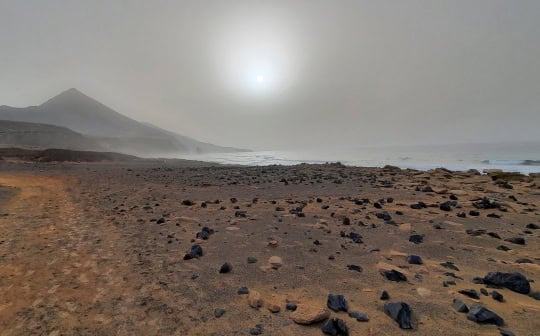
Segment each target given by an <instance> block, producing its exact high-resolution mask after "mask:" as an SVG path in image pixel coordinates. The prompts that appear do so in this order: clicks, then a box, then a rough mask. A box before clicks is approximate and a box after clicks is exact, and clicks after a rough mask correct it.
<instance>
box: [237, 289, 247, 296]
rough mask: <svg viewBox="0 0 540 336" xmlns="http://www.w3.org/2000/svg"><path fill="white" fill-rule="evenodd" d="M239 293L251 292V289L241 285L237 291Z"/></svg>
mask: <svg viewBox="0 0 540 336" xmlns="http://www.w3.org/2000/svg"><path fill="white" fill-rule="evenodd" d="M237 293H238V295H245V294H249V289H248V288H247V287H240V288H238V291H237Z"/></svg>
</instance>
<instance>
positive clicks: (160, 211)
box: [0, 161, 540, 336]
mask: <svg viewBox="0 0 540 336" xmlns="http://www.w3.org/2000/svg"><path fill="white" fill-rule="evenodd" d="M192 166H193V164H192V163H191V164H190V163H182V162H180V161H177V162H162V163H159V162H131V163H114V164H112V163H110V164H107V163H78V164H75V163H73V164H70V163H62V164H52V163H49V164H47V163H21V162H18V163H17V162H3V163H0V186H3V187H2V188H3V189H5V188H6V187H9V188H16V190H17V192H14V193H10V195H9V197H7V196H4V197H3V196H0V207H1V209H0V214H4V215H3V216H0V330H1V332H0V334H1V335H56V336H57V335H249V334H250V330H251V331H252V332H254V330H253V329H254V328H255V327H256V325H261V326H262V328H261V330H262V335H322V332H321V326H322V325H323V324H324V323H323V322H319V323H314V324H312V325H308V326H305V325H300V324H297V323H295V322H294V321H293V320H292V319H291V316H290V315H291V312H290V311H287V309H286V304H287V303H294V304H297V306H298V309H299V310H301V309H306V307H308V308H309V307H312V308H315V309H319V308H320V309H322V308H324V307H326V306H327V296H328V295H329V294H341V295H343V296H344V297H345V298H346V300H347V301H348V306H349V311H358V312H362V313H365V314H367V315H368V316H369V321H368V322H358V321H357V320H356V319H354V318H352V317H349V316H348V314H347V313H346V312H333V311H332V312H331V316H332V318H339V319H342V320H343V321H344V322H345V323H346V325H347V326H348V329H349V334H350V335H406V334H415V335H499V334H500V332H499V329H498V327H497V326H495V325H481V324H477V323H475V322H472V321H469V320H468V319H467V314H463V313H459V312H457V311H456V310H455V309H454V308H453V307H452V300H453V299H454V298H458V299H461V300H463V301H464V302H465V303H467V304H468V305H469V306H471V304H473V303H475V302H477V303H481V304H482V305H483V306H485V307H487V308H489V309H490V310H492V311H494V312H496V313H497V314H498V315H499V316H501V317H502V318H504V321H505V326H504V327H503V328H505V329H508V330H511V331H512V332H514V333H515V335H537V334H538V330H540V320H539V319H538V316H540V301H538V300H536V299H535V298H533V297H532V296H531V295H526V294H519V293H516V292H513V291H511V290H509V289H506V288H502V289H496V291H497V292H499V293H501V294H502V295H503V296H504V302H498V301H496V300H494V299H493V298H492V297H491V293H492V291H493V290H494V289H493V288H489V287H488V286H486V285H484V284H475V283H473V281H472V280H473V278H475V277H484V276H485V275H486V274H487V273H488V272H495V271H498V272H520V273H521V274H523V275H524V276H526V277H527V279H529V280H530V281H531V282H530V286H531V293H534V292H538V291H540V284H539V281H540V254H539V253H540V252H539V247H540V230H534V229H529V228H527V227H526V226H527V225H528V224H535V225H540V210H539V209H538V205H539V203H540V179H539V178H520V177H518V179H519V180H516V177H512V176H510V177H507V178H506V180H507V182H504V181H503V182H501V181H502V180H498V181H493V180H492V178H490V177H489V176H486V175H476V174H474V173H453V172H448V171H445V170H434V171H430V172H418V171H412V170H399V169H381V168H354V167H345V166H341V165H300V166H294V167H230V166H215V165H206V164H202V163H199V164H197V166H196V167H195V166H193V167H192ZM2 188H0V195H3V194H5V192H4V193H3V192H2V191H1V190H2ZM510 188H512V189H510ZM10 190H13V189H10ZM6 195H7V194H6ZM2 197H3V198H2ZM484 197H486V198H488V199H490V200H492V202H496V203H490V204H498V205H499V206H498V207H495V208H492V209H484V208H478V204H479V203H476V204H477V206H475V205H474V204H475V202H478V201H479V200H482V199H483V198H484ZM188 201H189V202H188ZM419 202H423V203H424V204H425V207H423V206H421V207H418V209H414V208H412V207H411V205H415V204H416V205H417V204H418V203H419ZM445 202H450V203H449V204H448V207H449V208H445V207H444V206H443V207H441V204H443V203H445ZM413 207H416V206H413ZM446 210H448V211H446ZM471 211H478V216H471V215H470V212H471ZM462 212H463V213H465V217H462V215H460V216H461V217H460V216H458V214H460V213H462ZM497 217H499V218H497ZM203 227H208V228H209V229H211V230H210V231H212V230H213V234H210V235H209V237H208V239H206V240H203V239H198V238H196V237H197V233H199V232H201V230H202V228H203ZM481 230H485V232H484V231H481ZM351 232H352V233H357V234H359V235H360V236H361V239H360V240H361V242H360V241H358V242H356V243H355V242H354V241H353V239H352V238H351V237H354V236H353V235H350V233H351ZM490 233H496V234H497V235H498V236H499V237H500V239H499V238H496V237H495V235H493V234H491V235H490ZM415 234H418V235H423V242H421V243H418V244H415V243H413V242H410V241H409V238H410V236H411V235H415ZM516 237H519V238H524V240H525V245H520V244H515V243H512V242H509V241H505V239H508V238H516ZM194 244H198V245H200V246H201V247H202V249H203V256H201V257H199V258H193V259H190V260H184V256H185V254H186V253H187V252H189V251H190V249H191V247H192V245H194ZM501 245H504V246H506V247H508V248H510V250H507V251H503V250H501V249H498V247H499V246H501ZM409 254H414V255H418V256H420V257H421V258H422V260H423V264H421V265H416V264H409V263H408V261H407V256H408V255H409ZM273 256H277V257H279V258H280V259H281V265H280V262H277V263H275V260H273V261H274V265H273V266H274V267H272V265H270V263H269V258H271V257H273ZM248 257H253V258H256V260H257V261H256V262H254V263H248V261H247V259H248ZM520 258H521V259H529V261H531V263H517V262H516V260H518V259H520ZM274 259H275V258H274ZM226 262H227V263H229V264H230V265H231V266H232V270H231V271H230V272H228V273H219V270H220V267H221V266H222V265H223V264H224V263H226ZM445 262H451V263H453V264H454V265H455V266H456V267H457V269H458V270H455V269H449V268H448V266H447V267H444V266H442V265H441V263H445ZM347 265H356V266H361V271H360V272H358V271H355V270H350V269H349V268H348V267H347ZM446 265H448V264H446ZM392 269H395V270H398V271H399V272H401V273H402V274H403V275H405V276H406V278H407V280H406V281H401V282H394V281H390V280H388V279H386V278H385V277H384V276H383V275H382V274H381V271H384V270H392ZM448 272H451V273H453V275H452V274H450V275H449V273H448ZM444 281H455V285H448V287H445V286H443V282H444ZM241 287H247V288H248V289H249V291H250V292H251V293H254V292H258V293H259V294H260V297H261V301H262V302H261V303H262V306H261V307H259V308H258V309H256V308H253V307H251V306H250V304H249V303H250V302H249V300H248V295H241V294H238V289H239V288H241ZM482 288H485V289H486V290H487V291H488V293H489V295H488V296H485V295H482V294H480V289H482ZM463 289H475V290H476V291H477V292H478V293H479V299H471V298H469V297H467V296H465V295H463V294H460V293H458V291H460V290H463ZM382 290H386V291H387V292H388V293H389V296H390V300H388V301H383V300H380V294H381V291H382ZM400 301H403V302H406V303H408V304H409V305H410V307H411V308H412V311H413V317H414V329H413V330H403V329H400V328H399V326H398V324H397V323H396V322H395V321H393V320H392V319H391V318H390V317H389V316H387V315H386V314H385V313H384V312H383V306H384V304H385V303H387V302H400ZM269 306H277V307H279V310H280V311H279V312H277V313H273V312H271V311H270V309H269ZM216 308H221V309H223V310H224V311H225V312H224V313H223V315H222V316H220V317H216V315H215V309H216ZM271 308H272V309H273V310H277V308H276V307H271ZM217 315H219V314H217Z"/></svg>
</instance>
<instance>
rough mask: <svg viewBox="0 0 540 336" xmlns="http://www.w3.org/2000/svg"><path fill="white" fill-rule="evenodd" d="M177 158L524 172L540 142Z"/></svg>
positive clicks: (539, 168) (539, 156) (538, 153)
mask: <svg viewBox="0 0 540 336" xmlns="http://www.w3.org/2000/svg"><path fill="white" fill-rule="evenodd" d="M179 157H180V158H186V159H193V160H202V161H209V162H216V163H223V164H235V165H255V166H265V165H295V164H300V163H315V164H316V163H325V162H338V161H339V162H341V163H343V164H345V165H351V166H363V167H383V166H385V165H393V166H398V167H401V168H412V169H419V170H429V169H433V168H438V167H444V168H447V169H450V170H460V171H462V170H468V169H477V170H479V171H482V170H484V169H501V170H503V171H517V172H521V173H524V174H529V173H537V172H540V144H537V143H525V144H517V143H516V144H503V145H500V144H476V145H445V146H416V147H356V148H331V149H324V150H321V149H319V150H312V149H311V150H295V151H292V150H291V151H254V152H241V153H215V154H202V155H179Z"/></svg>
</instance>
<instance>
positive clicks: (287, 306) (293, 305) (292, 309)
mask: <svg viewBox="0 0 540 336" xmlns="http://www.w3.org/2000/svg"><path fill="white" fill-rule="evenodd" d="M296 308H297V306H296V304H294V303H290V302H289V303H287V304H286V305H285V309H287V310H290V311H295V310H296Z"/></svg>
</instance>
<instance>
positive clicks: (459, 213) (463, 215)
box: [456, 212, 467, 218]
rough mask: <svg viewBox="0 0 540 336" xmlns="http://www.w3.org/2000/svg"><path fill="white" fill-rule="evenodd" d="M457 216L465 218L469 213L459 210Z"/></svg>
mask: <svg viewBox="0 0 540 336" xmlns="http://www.w3.org/2000/svg"><path fill="white" fill-rule="evenodd" d="M456 216H458V217H460V218H465V217H467V214H466V213H464V212H458V213H457V214H456Z"/></svg>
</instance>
